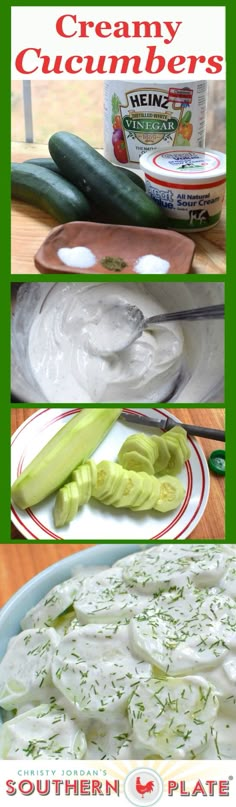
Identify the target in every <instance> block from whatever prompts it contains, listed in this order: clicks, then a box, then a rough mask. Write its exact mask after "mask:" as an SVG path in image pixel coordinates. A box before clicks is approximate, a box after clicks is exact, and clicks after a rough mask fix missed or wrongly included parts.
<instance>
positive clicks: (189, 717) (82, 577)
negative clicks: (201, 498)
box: [0, 543, 236, 760]
mask: <svg viewBox="0 0 236 807" xmlns="http://www.w3.org/2000/svg"><path fill="white" fill-rule="evenodd" d="M235 625H236V550H235V547H234V546H233V545H229V544H218V545H217V544H204V543H201V544H198V543H195V544H187V543H181V544H176V545H173V544H168V543H160V544H159V543H158V545H155V546H151V547H150V545H149V546H148V548H147V545H141V544H140V545H135V544H126V545H122V544H117V545H110V546H106V547H104V546H103V547H99V546H97V547H93V548H91V549H89V550H85V551H83V552H80V553H78V555H73V556H72V557H69V558H66V559H65V560H63V561H60V562H59V563H56V564H55V565H54V566H51V567H49V568H48V569H46V570H45V571H44V572H42V573H41V574H40V575H38V576H37V577H35V578H33V579H32V580H31V581H30V582H29V583H28V584H27V585H26V586H24V587H23V588H22V589H21V590H20V591H18V592H17V593H16V594H15V595H14V597H13V598H12V599H11V600H10V601H9V602H8V603H7V604H6V606H5V607H4V608H3V609H2V613H1V615H0V635H1V645H0V653H1V662H0V707H1V719H2V723H1V728H0V758H1V759H24V758H27V759H38V758H40V757H41V758H43V757H44V758H46V759H50V758H54V759H60V758H64V759H90V760H91V759H92V760H94V759H217V758H218V759H233V758H235V752H236V731H235V728H236V631H235Z"/></svg>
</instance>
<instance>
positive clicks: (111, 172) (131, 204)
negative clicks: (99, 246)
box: [48, 132, 163, 227]
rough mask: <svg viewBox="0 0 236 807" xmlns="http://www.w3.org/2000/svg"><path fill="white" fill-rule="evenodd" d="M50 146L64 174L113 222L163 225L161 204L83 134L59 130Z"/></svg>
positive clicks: (146, 225) (150, 225) (54, 158)
mask: <svg viewBox="0 0 236 807" xmlns="http://www.w3.org/2000/svg"><path fill="white" fill-rule="evenodd" d="M48 145H49V151H50V154H51V157H52V158H53V160H54V161H55V162H56V164H57V165H58V168H59V169H60V171H61V173H62V174H63V176H65V177H66V178H67V179H68V180H69V181H70V182H74V184H75V185H76V187H78V188H79V189H80V190H81V191H83V192H84V193H85V194H86V196H87V198H88V199H89V200H90V201H91V202H93V203H95V204H96V205H97V206H98V207H99V209H100V210H101V213H102V214H104V213H105V214H106V215H108V217H109V221H110V223H114V224H130V225H135V226H137V227H161V226H162V225H163V211H162V210H161V209H160V208H159V207H158V205H156V204H155V202H153V201H152V199H149V198H148V196H146V194H145V193H144V191H143V190H142V189H141V188H138V187H137V185H135V184H134V182H133V180H131V179H130V178H129V177H127V176H124V174H123V173H121V172H120V173H118V171H117V168H116V166H114V165H111V163H109V162H108V160H106V159H105V157H102V155H101V154H98V152H97V151H96V150H95V149H94V148H92V146H89V145H88V143H85V141H84V140H81V139H80V137H77V136H76V135H74V134H69V133H68V132H56V134H54V135H52V137H50V140H49V144H48Z"/></svg>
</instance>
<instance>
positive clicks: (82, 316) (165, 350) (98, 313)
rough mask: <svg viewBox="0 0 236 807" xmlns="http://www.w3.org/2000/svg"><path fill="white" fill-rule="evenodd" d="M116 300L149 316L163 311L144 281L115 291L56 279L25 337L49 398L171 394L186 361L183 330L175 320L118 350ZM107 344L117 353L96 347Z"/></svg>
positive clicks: (97, 398) (106, 398) (161, 396)
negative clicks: (56, 281) (109, 352)
mask: <svg viewBox="0 0 236 807" xmlns="http://www.w3.org/2000/svg"><path fill="white" fill-rule="evenodd" d="M117 303H118V304H119V303H129V304H131V305H136V306H138V308H140V309H141V311H142V312H143V314H144V316H145V318H146V317H149V316H154V315H155V314H160V313H163V312H164V309H163V308H162V306H161V305H160V304H159V303H158V301H157V300H155V299H153V297H151V295H150V294H149V293H148V292H147V291H146V290H145V289H144V288H143V287H140V285H139V284H134V283H132V287H131V284H128V285H127V284H126V283H124V284H123V283H119V284H117V287H116V291H115V292H114V290H113V289H112V284H110V283H109V284H106V283H104V284H103V283H99V284H96V285H95V284H94V285H93V284H77V283H66V284H64V283H56V284H55V285H54V286H53V287H52V288H51V290H50V292H49V294H48V295H47V297H46V298H45V301H44V303H43V305H42V306H41V310H40V312H39V313H37V315H36V316H35V318H34V320H33V322H32V325H31V329H30V333H29V337H28V357H29V362H30V368H31V371H32V374H33V376H34V378H35V380H36V381H37V384H38V385H39V387H40V389H41V390H42V393H43V395H44V397H45V398H46V399H47V400H49V401H53V402H61V401H62V400H63V401H70V403H73V402H76V403H78V402H81V403H82V402H88V403H89V402H95V403H96V402H110V401H140V400H153V398H154V396H156V400H158V401H164V400H168V398H170V396H171V394H172V391H173V388H174V386H175V383H176V381H177V378H178V376H179V373H180V369H181V364H182V353H183V348H184V339H183V332H182V329H181V328H180V327H179V325H177V324H176V323H168V324H166V325H160V326H158V327H157V326H155V327H153V330H152V331H151V330H150V331H145V332H144V333H143V334H142V336H141V337H140V338H139V339H138V340H137V341H136V342H135V343H134V344H133V345H131V346H130V347H129V348H128V349H127V350H125V351H123V352H122V353H119V352H117V343H118V338H119V332H120V327H121V326H120V325H119V322H116V324H115V327H114V322H113V317H112V312H111V314H110V313H109V311H110V309H112V306H114V304H117ZM127 327H129V326H128V323H127ZM123 328H124V322H123V320H122V329H123ZM106 343H107V344H109V347H110V348H112V350H113V351H114V352H112V354H111V355H110V356H104V355H100V352H99V351H100V349H101V354H102V353H103V348H104V344H106ZM94 347H95V348H96V349H94Z"/></svg>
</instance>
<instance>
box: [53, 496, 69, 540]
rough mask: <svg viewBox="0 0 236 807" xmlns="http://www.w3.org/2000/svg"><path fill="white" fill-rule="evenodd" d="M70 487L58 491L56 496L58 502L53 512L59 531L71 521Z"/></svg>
mask: <svg viewBox="0 0 236 807" xmlns="http://www.w3.org/2000/svg"><path fill="white" fill-rule="evenodd" d="M68 488H69V485H64V487H63V488H60V490H58V492H57V495H56V501H55V505H54V510H53V518H54V524H55V527H56V528H57V529H58V528H59V527H64V525H65V524H67V523H68V522H69V521H70V519H69V512H70V495H69V490H68Z"/></svg>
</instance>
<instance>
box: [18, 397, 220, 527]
mask: <svg viewBox="0 0 236 807" xmlns="http://www.w3.org/2000/svg"><path fill="white" fill-rule="evenodd" d="M78 411H79V409H69V408H66V409H55V408H47V409H38V410H37V411H36V412H35V413H34V414H33V415H31V417H29V418H28V419H27V420H26V421H24V423H22V425H21V426H19V428H18V429H17V431H16V432H15V433H14V434H13V436H12V441H11V481H12V483H13V482H14V481H15V479H16V478H17V477H18V476H19V475H20V473H21V472H22V471H23V470H24V469H25V468H26V466H27V465H28V464H29V463H30V462H31V460H32V459H33V458H34V457H35V456H36V454H38V452H39V451H40V450H41V448H43V446H44V445H46V443H47V442H48V441H49V440H50V439H51V437H53V435H54V434H56V432H57V431H58V430H59V429H60V428H61V426H63V425H64V424H65V423H66V422H67V421H68V420H69V419H70V418H71V417H72V416H73V415H74V414H75V413H76V412H78ZM125 411H128V412H133V413H135V412H136V413H140V414H143V416H144V419H145V416H146V417H147V416H149V417H150V416H151V417H154V418H156V419H157V420H159V419H160V417H162V418H163V417H167V416H168V414H169V413H168V412H167V411H166V410H165V409H156V408H155V409H149V408H146V409H143V408H142V409H139V408H138V407H136V408H135V409H126V410H125ZM171 417H172V418H173V420H175V421H176V423H180V421H179V420H178V418H177V417H174V416H173V415H171ZM138 431H139V432H140V431H145V429H144V428H140V427H139V426H136V425H135V424H127V423H125V422H123V421H121V420H117V421H116V423H115V424H114V426H113V427H112V429H111V431H110V432H109V433H108V435H107V436H106V437H105V439H104V440H103V441H102V443H101V444H100V446H99V447H98V448H97V449H96V451H95V452H94V454H93V459H94V460H95V461H96V462H100V461H101V460H104V459H107V460H113V461H115V460H116V458H117V454H118V451H119V449H120V447H121V445H122V443H123V442H124V440H125V439H126V437H129V435H130V434H134V433H135V432H138ZM147 433H149V434H150V433H151V430H150V428H149V429H148V432H147ZM188 440H189V445H190V448H191V457H190V460H189V461H188V462H186V463H185V465H184V468H183V469H182V471H181V473H180V474H179V479H180V480H181V482H182V484H183V485H184V488H185V491H186V494H185V497H184V501H183V502H182V504H181V505H180V506H179V507H178V508H177V509H176V510H171V511H170V512H169V513H157V512H156V511H155V510H151V511H144V512H140V513H133V512H131V511H130V510H128V509H125V508H124V509H116V508H114V507H106V506H105V505H102V504H101V503H100V502H97V501H96V500H94V499H91V500H90V502H89V503H88V504H87V505H84V507H82V508H81V510H79V511H78V514H77V516H76V518H75V519H74V520H73V521H71V522H70V524H67V525H66V526H65V527H63V528H60V529H59V530H57V529H55V526H54V522H53V506H54V501H55V495H54V494H53V495H51V496H48V498H47V499H45V500H44V501H43V502H41V504H38V505H35V506H34V507H32V508H29V509H27V510H24V511H23V510H19V509H18V508H17V507H15V505H12V508H11V517H12V521H13V523H14V524H15V526H16V527H17V529H18V530H19V532H20V533H21V534H22V535H23V536H24V537H25V538H28V539H29V540H36V541H38V540H44V541H50V540H53V539H54V540H56V541H59V540H61V541H66V540H67V541H80V542H81V541H85V542H88V541H93V542H94V541H96V542H97V541H102V542H105V541H118V542H121V541H136V542H137V541H156V540H158V539H161V540H170V539H173V540H177V539H178V538H180V539H182V540H183V539H184V538H187V537H188V535H190V534H191V533H192V532H193V530H194V529H195V527H196V526H197V524H198V522H199V521H200V519H201V518H202V515H203V513H204V510H205V507H206V504H207V500H208V496H209V489H210V477H209V470H208V465H207V462H206V458H205V455H204V453H203V451H202V448H201V446H200V444H199V443H198V442H197V440H195V439H194V438H192V437H189V438H188ZM202 537H203V538H204V535H203V536H202Z"/></svg>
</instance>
